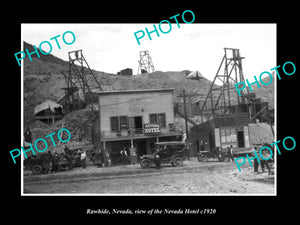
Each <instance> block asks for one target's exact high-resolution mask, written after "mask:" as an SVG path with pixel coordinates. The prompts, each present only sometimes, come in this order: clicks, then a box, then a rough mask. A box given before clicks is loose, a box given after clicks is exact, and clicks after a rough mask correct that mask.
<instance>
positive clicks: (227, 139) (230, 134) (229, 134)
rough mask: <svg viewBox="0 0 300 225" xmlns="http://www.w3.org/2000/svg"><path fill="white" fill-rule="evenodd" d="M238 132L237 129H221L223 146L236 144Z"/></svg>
mask: <svg viewBox="0 0 300 225" xmlns="http://www.w3.org/2000/svg"><path fill="white" fill-rule="evenodd" d="M236 140H237V137H236V131H235V129H221V142H222V143H223V144H225V143H226V144H229V143H233V142H236Z"/></svg>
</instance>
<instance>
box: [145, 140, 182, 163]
mask: <svg viewBox="0 0 300 225" xmlns="http://www.w3.org/2000/svg"><path fill="white" fill-rule="evenodd" d="M185 149H186V148H185V143H184V142H179V141H171V142H156V143H155V145H154V153H152V154H149V155H143V156H141V157H140V165H141V167H142V168H147V167H151V166H152V165H153V164H154V165H156V166H160V165H161V163H171V164H172V165H173V166H175V167H177V166H182V164H183V160H184V159H185Z"/></svg>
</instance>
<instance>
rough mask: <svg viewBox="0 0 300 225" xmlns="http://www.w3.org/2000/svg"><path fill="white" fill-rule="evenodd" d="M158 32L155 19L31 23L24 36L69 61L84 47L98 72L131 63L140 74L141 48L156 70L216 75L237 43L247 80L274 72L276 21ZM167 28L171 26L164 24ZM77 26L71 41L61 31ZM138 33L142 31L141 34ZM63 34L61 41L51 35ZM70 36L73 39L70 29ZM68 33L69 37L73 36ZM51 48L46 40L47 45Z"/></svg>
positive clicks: (113, 70) (195, 25) (25, 26)
mask: <svg viewBox="0 0 300 225" xmlns="http://www.w3.org/2000/svg"><path fill="white" fill-rule="evenodd" d="M155 25H156V27H157V29H158V32H159V35H160V36H159V37H158V36H157V34H156V33H155V32H154V33H152V34H151V38H152V40H150V39H149V38H148V36H147V34H146V31H145V28H148V30H149V31H152V30H153V29H154V28H153V24H150V23H148V24H142V23H138V24H113V23H111V24H84V23H81V24H73V23H71V24H60V23H57V24H41V23H40V24H27V23H25V24H24V23H23V24H22V26H21V29H22V37H21V41H26V42H28V43H29V44H32V45H35V46H37V47H38V46H39V44H40V43H41V42H43V41H49V42H50V43H51V44H52V48H53V49H52V52H51V54H53V55H54V56H56V57H59V58H61V59H63V60H66V61H68V52H69V51H74V50H80V49H82V50H83V55H84V57H85V59H86V60H87V62H88V64H89V66H90V67H91V68H92V69H94V70H97V71H104V72H107V73H113V74H116V73H117V72H118V71H120V70H122V69H125V68H131V69H133V74H134V75H135V74H137V70H138V60H139V52H140V51H144V50H148V51H149V53H150V56H151V57H152V62H153V64H154V67H155V70H156V71H181V70H191V71H194V70H198V71H199V72H200V73H201V74H202V75H203V76H204V77H206V78H207V79H209V80H213V78H214V76H215V75H216V73H217V70H218V67H219V65H220V63H221V60H222V57H223V56H224V48H238V49H240V54H241V56H242V57H245V59H244V60H243V72H244V76H245V78H246V79H249V81H252V80H253V81H254V78H253V76H255V75H256V76H259V75H260V73H262V72H263V71H270V69H271V68H273V67H275V66H277V64H276V24H248V23H247V24H242V23H238V24H213V23H210V24H201V23H191V24H185V23H184V22H182V23H180V28H178V26H177V24H176V23H172V24H171V27H172V29H171V31H170V32H169V33H166V34H164V33H162V32H160V30H159V28H158V24H155ZM161 28H162V30H164V31H167V30H168V29H169V25H168V24H165V23H163V25H162V27H161ZM139 30H143V31H144V32H145V36H144V38H142V39H140V40H139V41H140V43H141V44H140V45H139V44H138V42H137V40H136V38H135V36H134V33H135V32H137V31H139ZM66 31H72V32H73V33H74V34H75V37H76V40H75V42H74V43H73V44H71V45H66V44H65V43H64V42H63V40H62V35H63V33H65V32H66ZM140 34H141V33H139V34H138V35H140ZM57 35H60V37H58V38H57V40H58V41H59V43H60V46H61V49H58V48H57V45H56V43H55V40H50V38H52V37H55V36H57ZM65 37H66V40H67V41H71V40H72V38H71V36H70V34H66V36H65ZM68 38H69V39H68ZM43 47H44V48H45V49H44V51H45V52H47V50H49V49H47V48H46V47H47V44H44V45H43Z"/></svg>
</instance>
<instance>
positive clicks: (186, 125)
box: [182, 89, 190, 160]
mask: <svg viewBox="0 0 300 225" xmlns="http://www.w3.org/2000/svg"><path fill="white" fill-rule="evenodd" d="M182 95H183V106H184V117H185V118H184V119H185V133H186V139H185V146H186V150H187V158H188V160H190V154H189V145H188V143H189V128H188V121H187V112H186V99H185V90H184V89H183V90H182Z"/></svg>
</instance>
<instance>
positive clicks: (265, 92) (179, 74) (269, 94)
mask: <svg viewBox="0 0 300 225" xmlns="http://www.w3.org/2000/svg"><path fill="white" fill-rule="evenodd" d="M24 48H27V49H28V50H29V52H32V51H33V46H32V45H30V44H28V43H26V42H24ZM40 56H41V57H40V58H37V56H36V55H32V57H34V59H33V61H30V60H29V59H28V57H26V58H25V59H24V99H23V100H24V122H25V124H24V125H25V126H26V125H29V124H31V125H30V127H32V128H33V129H34V130H36V131H38V132H37V133H40V131H39V129H45V130H46V131H47V132H46V131H45V132H44V133H45V134H46V133H48V131H49V129H50V130H51V129H53V130H57V129H58V127H57V126H55V127H52V128H51V127H49V126H48V125H45V127H42V126H41V124H40V123H39V122H38V123H36V122H35V123H34V124H33V123H32V121H33V118H34V116H33V110H34V107H35V106H36V105H38V104H40V103H41V102H43V101H45V100H53V101H56V102H57V101H58V100H59V99H61V98H62V97H63V96H64V90H62V88H64V87H66V82H65V79H64V76H63V74H62V72H66V73H67V71H68V69H69V65H68V62H66V61H64V60H62V59H59V58H57V57H55V56H53V55H51V54H49V55H46V56H45V55H42V54H40ZM199 70H200V71H201V68H199ZM188 72H189V71H166V72H162V71H156V72H154V73H149V74H147V73H146V74H142V75H136V76H131V77H127V76H120V75H116V74H109V73H105V72H102V71H94V70H93V73H94V74H95V75H96V77H97V80H98V81H99V82H100V83H101V86H102V88H103V90H104V91H112V90H134V89H156V88H174V97H175V102H176V101H182V97H180V96H179V95H181V94H182V89H184V90H185V91H186V94H187V96H188V95H191V96H192V97H190V98H189V99H188V100H189V101H193V102H195V101H197V100H200V99H203V98H205V97H206V95H207V93H208V90H209V88H210V85H211V81H209V80H208V79H206V78H205V74H203V78H202V79H201V80H190V79H187V78H186V75H187V73H188ZM90 82H91V81H90ZM255 92H256V93H257V97H260V98H263V100H267V101H268V102H269V107H270V108H273V105H274V104H273V101H274V84H273V83H272V84H271V85H269V86H263V87H262V88H260V89H257V88H256V89H255ZM232 96H233V98H232V99H234V97H235V96H236V92H235V90H233V91H232ZM96 116H97V115H95V114H93V113H91V112H87V110H82V111H81V112H80V111H79V112H73V113H71V114H69V115H67V116H66V117H65V118H64V119H63V120H62V121H60V122H59V124H62V125H64V126H66V127H68V128H70V129H72V128H74V130H72V134H74V135H75V134H76V135H75V136H76V140H77V141H80V140H84V141H86V142H90V141H91V136H92V135H91V133H90V132H88V131H89V130H90V129H91V127H92V121H93V120H94V119H95V117H96ZM177 121H183V120H182V119H177ZM75 125H76V127H74V126H75ZM181 125H182V124H181ZM181 125H180V126H181ZM180 126H179V127H180ZM181 127H182V126H181ZM81 128H82V129H81ZM42 133H43V132H42ZM44 133H43V134H44ZM75 136H74V137H75Z"/></svg>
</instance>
